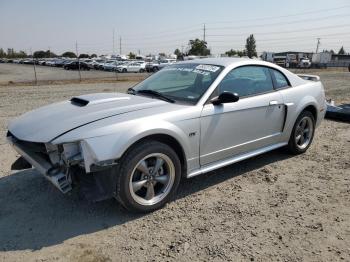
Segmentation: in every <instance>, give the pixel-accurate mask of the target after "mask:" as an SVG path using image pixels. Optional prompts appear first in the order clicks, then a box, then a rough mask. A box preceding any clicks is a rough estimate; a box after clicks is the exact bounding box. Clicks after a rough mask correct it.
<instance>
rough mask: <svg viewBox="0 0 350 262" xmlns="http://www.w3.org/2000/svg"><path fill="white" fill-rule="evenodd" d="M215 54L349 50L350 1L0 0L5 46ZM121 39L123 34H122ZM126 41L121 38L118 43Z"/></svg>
mask: <svg viewBox="0 0 350 262" xmlns="http://www.w3.org/2000/svg"><path fill="white" fill-rule="evenodd" d="M204 25H205V28H206V30H205V40H206V41H207V43H208V47H209V48H210V49H211V52H212V53H213V54H221V53H224V52H225V51H227V50H230V49H239V50H242V49H244V45H245V40H246V38H247V37H248V36H249V35H250V34H254V36H255V39H256V45H257V51H258V53H261V52H263V51H271V52H278V51H305V52H306V51H307V52H315V50H316V46H317V38H320V45H319V50H324V49H328V50H330V49H333V50H335V51H336V52H337V51H338V50H339V49H340V47H341V46H344V48H345V50H346V51H347V52H350V1H349V0H308V1H306V0H284V1H282V0H265V1H262V0H261V1H259V0H245V1H236V0H215V1H209V0H202V1H200V0H187V1H186V0H176V1H169V0H147V1H144V0H143V1H142V0H127V1H120V0H119V1H118V0H99V1H98V0H74V1H73V0H56V1H54V0H0V48H4V49H7V48H14V49H15V50H17V51H19V50H24V51H26V52H27V53H29V52H30V50H32V51H35V50H48V49H50V50H51V51H52V52H55V53H56V54H61V53H63V52H64V51H74V52H75V50H76V43H77V47H78V53H88V54H92V53H96V54H99V55H101V54H112V53H114V54H119V53H120V47H121V53H122V54H127V53H129V52H134V53H140V54H144V55H147V54H150V53H152V54H158V53H160V52H162V53H166V54H170V53H173V52H174V50H175V49H176V48H179V49H180V50H184V51H186V50H187V48H188V41H189V40H190V39H195V38H199V39H203V38H204ZM120 39H121V41H120ZM120 43H121V45H120Z"/></svg>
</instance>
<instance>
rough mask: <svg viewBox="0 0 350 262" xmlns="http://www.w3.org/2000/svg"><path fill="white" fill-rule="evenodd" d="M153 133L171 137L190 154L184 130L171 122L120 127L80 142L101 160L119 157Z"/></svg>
mask: <svg viewBox="0 0 350 262" xmlns="http://www.w3.org/2000/svg"><path fill="white" fill-rule="evenodd" d="M155 134H164V135H169V136H171V137H173V138H174V139H176V140H177V141H178V142H179V144H180V145H181V146H182V148H183V150H184V153H185V155H186V156H188V155H189V154H190V145H189V144H188V139H187V136H186V134H185V133H184V131H183V130H181V129H180V128H179V127H177V126H175V125H174V124H172V123H169V122H161V121H159V122H158V123H157V125H156V126H155V125H154V123H143V124H142V125H137V126H132V127H129V128H122V129H119V130H118V132H116V133H112V134H109V135H105V136H98V137H92V138H87V139H84V140H83V142H82V143H83V144H85V145H86V147H87V148H88V149H89V150H90V151H92V155H93V156H94V157H93V159H94V161H96V162H101V161H106V160H110V159H118V158H120V157H121V156H122V155H123V154H124V153H125V151H126V150H127V149H128V148H129V147H130V146H131V145H133V144H134V143H136V142H137V141H139V140H140V139H142V138H144V137H147V136H150V135H155Z"/></svg>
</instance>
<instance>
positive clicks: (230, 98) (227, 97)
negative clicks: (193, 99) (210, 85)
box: [210, 92, 239, 105]
mask: <svg viewBox="0 0 350 262" xmlns="http://www.w3.org/2000/svg"><path fill="white" fill-rule="evenodd" d="M238 100H239V96H238V94H237V93H231V92H223V93H221V94H220V95H219V96H217V97H214V98H213V99H212V100H210V102H211V103H212V104H213V105H220V104H225V103H234V102H237V101H238Z"/></svg>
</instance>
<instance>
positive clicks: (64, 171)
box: [7, 58, 326, 212]
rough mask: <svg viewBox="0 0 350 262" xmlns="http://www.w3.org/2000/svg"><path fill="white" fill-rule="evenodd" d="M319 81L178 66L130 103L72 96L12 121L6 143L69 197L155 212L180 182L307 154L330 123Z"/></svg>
mask: <svg viewBox="0 0 350 262" xmlns="http://www.w3.org/2000/svg"><path fill="white" fill-rule="evenodd" d="M319 80H320V79H319V78H318V77H317V76H312V75H300V76H298V75H295V74H293V73H291V72H289V71H287V70H285V69H283V68H281V67H279V66H277V65H275V64H271V63H267V62H262V61H257V60H251V59H238V58H219V59H211V58H208V59H200V60H192V61H187V62H181V63H177V64H173V65H170V66H168V67H166V68H164V69H162V70H161V71H159V72H158V73H156V74H153V75H152V76H150V77H149V78H147V79H146V80H144V81H143V82H141V83H139V84H137V85H136V86H134V87H133V88H129V90H128V92H127V94H120V93H98V94H91V95H82V96H77V97H73V98H72V99H70V100H69V101H64V102H60V103H56V104H52V105H48V106H45V107H42V108H39V109H37V110H34V111H31V112H28V113H26V114H24V115H22V116H20V117H19V118H17V119H15V120H13V121H12V122H11V123H10V124H9V127H8V133H7V139H8V141H9V142H10V143H11V144H12V146H13V147H14V148H15V150H16V151H17V152H18V153H19V154H20V155H21V157H20V158H19V159H18V160H17V161H16V162H15V163H14V164H13V165H12V169H17V170H19V169H25V168H31V167H35V168H36V169H37V171H38V172H40V173H41V174H42V175H44V176H45V177H46V178H47V179H48V180H49V181H51V182H52V183H53V184H54V185H55V186H56V187H57V188H58V189H59V190H60V191H62V192H63V193H66V192H69V191H70V190H71V189H72V186H74V185H79V187H80V189H81V190H82V191H83V192H84V193H85V195H86V197H87V198H88V199H91V200H95V201H97V200H103V199H106V198H111V197H115V198H117V199H118V200H119V202H120V203H121V204H123V205H124V206H125V207H126V208H127V209H129V210H132V211H140V212H148V211H152V210H155V209H158V208H160V207H162V206H163V205H164V204H165V203H166V202H168V201H169V200H170V199H171V197H172V196H173V195H174V194H175V192H176V189H177V187H178V185H179V182H180V179H181V178H183V177H187V178H189V177H193V176H197V175H200V174H203V173H205V172H208V171H211V170H214V169H217V168H221V167H223V166H227V165H230V164H232V163H235V162H238V161H241V160H243V159H247V158H250V157H253V156H256V155H258V154H262V153H265V152H267V151H270V150H273V149H276V148H279V147H284V146H286V147H288V149H289V151H290V152H291V153H293V154H300V153H303V152H305V151H306V150H307V149H308V147H309V146H310V144H311V142H312V139H313V136H314V132H315V128H316V127H317V126H318V125H319V124H320V122H321V121H322V119H323V118H324V115H325V108H326V104H325V97H324V90H323V86H322V84H321V82H320V81H319Z"/></svg>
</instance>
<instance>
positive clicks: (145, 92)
mask: <svg viewBox="0 0 350 262" xmlns="http://www.w3.org/2000/svg"><path fill="white" fill-rule="evenodd" d="M134 91H135V90H134ZM135 92H136V93H139V94H149V95H153V96H155V97H158V98H160V99H162V100H165V101H167V102H170V103H175V100H174V99H171V98H169V97H167V96H165V95H163V94H162V93H159V92H157V91H154V90H150V89H141V90H137V91H135Z"/></svg>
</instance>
